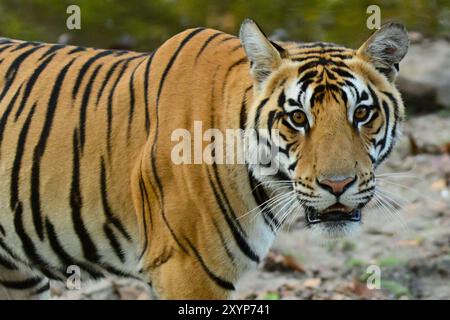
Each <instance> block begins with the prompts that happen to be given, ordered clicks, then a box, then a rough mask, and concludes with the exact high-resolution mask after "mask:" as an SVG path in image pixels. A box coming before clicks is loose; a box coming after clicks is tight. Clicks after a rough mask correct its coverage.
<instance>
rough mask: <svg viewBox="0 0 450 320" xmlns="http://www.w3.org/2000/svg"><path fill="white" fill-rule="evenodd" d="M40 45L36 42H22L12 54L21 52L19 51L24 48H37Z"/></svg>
mask: <svg viewBox="0 0 450 320" xmlns="http://www.w3.org/2000/svg"><path fill="white" fill-rule="evenodd" d="M39 44H40V43H39V42H35V41H27V42H22V43H21V44H19V45H18V46H17V47H15V48H14V50H11V52H15V51H19V50H21V49H23V48H27V47H36V46H37V45H39Z"/></svg>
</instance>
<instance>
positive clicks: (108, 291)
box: [52, 115, 450, 299]
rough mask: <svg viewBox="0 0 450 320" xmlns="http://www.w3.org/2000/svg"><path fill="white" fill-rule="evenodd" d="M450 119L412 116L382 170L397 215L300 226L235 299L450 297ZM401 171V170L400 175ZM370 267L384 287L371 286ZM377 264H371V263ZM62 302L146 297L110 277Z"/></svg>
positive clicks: (378, 211) (67, 294)
mask: <svg viewBox="0 0 450 320" xmlns="http://www.w3.org/2000/svg"><path fill="white" fill-rule="evenodd" d="M446 143H450V117H446V116H443V115H427V116H420V117H415V118H411V119H410V120H409V121H408V122H407V125H406V130H405V135H404V137H403V138H402V140H401V142H400V143H399V145H398V146H397V148H396V149H395V151H394V154H393V156H391V157H390V159H389V160H388V161H387V162H386V164H385V165H384V166H383V167H382V168H380V170H379V171H380V173H381V172H382V173H393V174H394V175H391V176H385V177H383V178H382V180H383V181H381V180H380V184H379V186H380V188H381V189H383V190H384V191H385V193H386V194H387V197H389V198H390V199H391V205H389V206H390V207H391V209H392V210H390V211H391V212H388V210H386V208H379V207H377V206H376V205H372V206H371V207H370V208H368V209H367V210H366V211H365V212H364V213H363V226H362V228H361V230H360V232H358V233H357V234H356V235H352V236H351V237H348V238H344V239H339V240H334V241H329V240H324V239H320V238H318V237H317V236H316V235H314V234H312V233H311V232H309V231H308V230H306V229H305V228H304V227H303V226H302V223H301V222H297V223H294V224H293V225H292V226H290V228H289V229H288V230H285V231H283V232H282V233H281V234H280V236H279V237H278V239H277V241H276V243H275V245H274V246H273V250H272V251H271V253H270V255H269V257H268V258H267V259H266V260H265V261H264V262H263V263H262V264H261V266H260V268H258V269H257V270H254V271H251V272H249V273H248V274H247V275H246V276H245V277H244V278H243V279H242V281H241V282H240V283H239V284H238V290H237V291H236V294H235V298H236V299H450V186H449V185H450V146H448V152H444V151H443V150H440V149H439V147H441V146H443V145H444V144H446ZM395 173H397V174H396V175H395ZM370 266H376V267H377V268H378V269H377V270H379V271H380V279H381V283H380V285H381V288H380V289H377V288H375V289H369V288H368V286H367V285H366V283H367V278H368V276H369V275H370V272H369V271H370V270H371V269H370V268H369V269H368V267H370ZM372 268H373V267H372ZM52 290H53V294H54V297H55V298H56V299H148V298H151V297H152V294H151V293H150V292H149V291H147V290H146V289H145V287H144V286H143V285H142V284H140V283H137V282H134V281H130V280H124V279H119V280H117V279H107V280H104V281H101V282H98V283H93V284H91V285H88V286H85V287H84V288H83V289H82V290H78V291H68V290H64V288H63V287H62V286H61V285H58V284H52Z"/></svg>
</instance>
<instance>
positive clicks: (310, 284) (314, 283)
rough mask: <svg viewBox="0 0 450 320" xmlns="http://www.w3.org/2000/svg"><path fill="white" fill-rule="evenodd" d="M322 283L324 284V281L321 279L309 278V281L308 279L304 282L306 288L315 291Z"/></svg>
mask: <svg viewBox="0 0 450 320" xmlns="http://www.w3.org/2000/svg"><path fill="white" fill-rule="evenodd" d="M321 283H322V279H320V278H309V279H306V280H305V281H304V282H303V285H304V286H305V287H306V288H313V289H314V288H318V287H319V286H320V284H321Z"/></svg>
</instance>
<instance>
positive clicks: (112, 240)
mask: <svg viewBox="0 0 450 320" xmlns="http://www.w3.org/2000/svg"><path fill="white" fill-rule="evenodd" d="M103 232H104V233H105V236H106V238H108V241H109V244H110V245H111V248H112V249H113V251H114V253H115V254H116V256H117V258H119V260H120V261H121V262H122V263H124V262H125V255H124V254H123V250H122V246H121V245H120V242H119V240H117V238H116V236H115V235H114V232H113V231H112V229H111V228H110V227H109V226H108V225H107V224H105V225H104V226H103Z"/></svg>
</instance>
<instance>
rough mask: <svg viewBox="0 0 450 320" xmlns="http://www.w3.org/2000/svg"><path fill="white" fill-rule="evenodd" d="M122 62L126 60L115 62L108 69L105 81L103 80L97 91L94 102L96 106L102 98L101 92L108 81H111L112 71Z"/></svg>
mask: <svg viewBox="0 0 450 320" xmlns="http://www.w3.org/2000/svg"><path fill="white" fill-rule="evenodd" d="M124 61H126V60H119V61H116V62H115V63H114V64H113V65H112V66H111V67H110V68H109V70H108V73H107V74H106V76H105V79H103V83H102V86H101V87H100V90H99V91H98V94H97V101H96V103H95V104H96V105H98V102H99V101H100V98H101V97H102V94H103V91H104V90H105V88H106V85H107V84H108V81H109V79H111V76H112V75H113V73H114V71H115V70H116V68H117V66H118V65H119V64H121V63H122V62H124Z"/></svg>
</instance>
